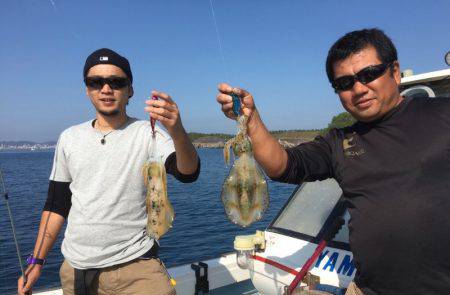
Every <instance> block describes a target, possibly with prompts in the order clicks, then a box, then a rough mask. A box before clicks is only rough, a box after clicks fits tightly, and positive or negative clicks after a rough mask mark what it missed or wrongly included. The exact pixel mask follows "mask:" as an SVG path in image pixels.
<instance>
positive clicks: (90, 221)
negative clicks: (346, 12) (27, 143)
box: [18, 48, 200, 294]
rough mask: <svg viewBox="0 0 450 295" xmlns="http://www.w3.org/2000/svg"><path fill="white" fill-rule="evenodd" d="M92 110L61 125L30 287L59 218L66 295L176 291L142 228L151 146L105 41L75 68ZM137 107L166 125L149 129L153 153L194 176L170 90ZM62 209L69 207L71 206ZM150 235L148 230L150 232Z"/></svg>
mask: <svg viewBox="0 0 450 295" xmlns="http://www.w3.org/2000/svg"><path fill="white" fill-rule="evenodd" d="M83 76H84V81H85V84H86V93H87V95H88V96H89V98H90V99H91V102H92V104H93V106H94V107H95V110H96V118H95V119H93V120H90V121H88V122H85V123H82V124H79V125H76V126H72V127H70V128H68V129H66V130H65V131H64V132H63V133H62V134H61V136H60V138H59V140H58V145H57V148H56V151H55V158H54V162H53V169H52V173H51V175H50V185H49V190H48V198H47V201H46V204H45V206H44V211H43V213H42V219H41V225H40V229H39V234H38V238H37V242H36V246H35V249H34V252H33V254H32V255H30V257H29V258H28V260H27V261H28V264H29V267H28V269H27V271H26V277H27V282H26V284H25V286H23V285H24V282H23V279H22V278H20V279H19V282H18V291H19V294H25V293H26V292H27V291H30V290H31V288H32V286H33V284H34V283H35V282H36V281H37V279H38V278H39V276H40V273H41V268H42V266H43V264H44V263H45V258H46V256H47V253H48V251H49V250H50V249H51V247H52V246H53V244H54V242H55V240H56V237H57V235H58V233H59V231H60V229H61V227H62V225H63V223H64V221H65V219H66V218H67V228H66V231H65V234H64V240H63V243H62V246H61V251H62V253H63V255H64V258H65V260H64V263H63V265H62V266H61V270H60V277H61V283H62V287H63V291H64V294H112V293H114V294H150V293H151V294H174V293H175V289H174V287H173V286H172V285H171V283H170V281H169V279H168V277H167V275H166V272H165V270H164V266H163V265H162V263H161V262H160V260H159V259H158V258H157V255H158V244H157V243H156V242H155V239H154V238H151V236H152V233H149V234H148V233H147V232H146V223H147V216H146V212H145V186H144V180H143V177H142V172H141V171H142V170H141V169H142V167H143V165H144V164H145V163H146V161H148V158H149V155H150V150H151V148H152V147H153V142H152V140H151V127H150V124H149V122H148V121H140V120H137V119H135V118H131V117H129V116H128V115H127V113H126V106H127V104H128V102H129V100H130V98H131V97H132V96H133V86H132V83H133V75H132V73H131V69H130V64H129V62H128V60H127V59H126V58H124V57H122V56H120V55H119V54H117V53H116V52H114V51H112V50H110V49H106V48H104V49H100V50H97V51H95V52H93V53H92V54H91V55H89V57H88V58H87V60H86V64H85V66H84V70H83ZM152 95H153V96H156V97H157V98H158V100H148V101H147V102H146V104H147V105H146V107H145V111H146V112H148V113H149V114H150V116H151V117H152V118H154V119H156V120H158V121H159V122H160V123H161V124H162V125H163V126H164V127H165V129H166V130H167V132H166V131H164V130H162V129H161V128H159V127H158V126H156V127H155V130H156V146H157V148H156V157H157V158H159V159H161V161H162V162H163V163H165V167H166V170H167V172H168V173H170V174H172V175H174V177H175V178H176V179H178V180H180V181H182V182H192V181H195V180H196V179H197V177H198V174H199V172H200V161H199V158H198V155H197V153H196V151H195V148H194V147H193V145H192V143H191V141H190V140H189V138H188V136H187V134H186V132H185V130H184V128H183V125H182V123H181V119H180V115H179V110H178V107H177V105H176V103H175V102H174V101H173V100H172V99H171V97H170V96H169V95H167V94H165V93H163V92H158V91H153V92H152ZM69 213H70V214H69ZM149 235H150V237H149Z"/></svg>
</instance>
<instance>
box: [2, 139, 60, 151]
mask: <svg viewBox="0 0 450 295" xmlns="http://www.w3.org/2000/svg"><path fill="white" fill-rule="evenodd" d="M55 147H56V142H44V143H36V142H31V141H7V142H0V151H3V150H29V151H34V150H48V149H54V148H55Z"/></svg>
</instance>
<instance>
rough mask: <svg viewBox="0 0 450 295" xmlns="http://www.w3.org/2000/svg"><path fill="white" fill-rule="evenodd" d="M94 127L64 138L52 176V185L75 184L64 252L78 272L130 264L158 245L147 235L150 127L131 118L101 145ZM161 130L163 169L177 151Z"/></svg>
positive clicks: (80, 127)
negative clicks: (145, 176)
mask: <svg viewBox="0 0 450 295" xmlns="http://www.w3.org/2000/svg"><path fill="white" fill-rule="evenodd" d="M92 122H93V121H92V120H91V121H88V122H85V123H82V124H80V125H76V126H73V127H70V128H68V129H66V130H65V131H64V132H63V133H62V134H61V136H60V138H59V140H58V144H57V148H56V151H55V158H54V161H53V169H52V172H51V175H50V180H54V181H61V182H70V190H71V192H72V207H71V208H70V212H69V216H68V218H67V228H66V231H65V234H64V240H63V243H62V246H61V251H62V254H63V255H64V257H65V259H67V261H68V262H69V263H70V264H71V265H72V266H73V267H75V268H79V269H87V268H102V267H107V266H112V265H117V264H120V263H124V262H128V261H131V260H133V259H135V258H138V257H139V256H141V255H142V254H144V253H145V252H147V251H148V250H149V249H150V248H151V247H152V246H153V243H154V240H153V239H152V238H150V237H148V236H147V234H146V223H147V213H146V210H145V193H146V189H145V186H144V179H143V176H142V167H143V165H144V164H145V162H146V161H147V160H148V159H149V156H150V147H151V142H152V139H151V128H150V123H149V122H148V121H139V120H137V119H134V118H130V119H129V121H128V122H127V123H126V124H125V126H123V127H121V128H120V129H118V130H115V131H113V132H111V133H110V134H108V135H107V136H106V137H105V144H101V142H100V141H101V139H102V138H103V135H102V134H101V133H100V131H98V130H96V129H94V128H93V127H92ZM156 130H157V133H156V155H157V156H158V157H160V159H161V161H162V163H164V162H165V160H166V159H167V157H168V156H169V155H170V154H171V153H172V152H174V151H175V148H174V145H173V141H172V139H171V138H170V136H169V135H168V134H167V133H166V132H165V131H163V130H162V129H161V128H159V127H158V126H157V127H156Z"/></svg>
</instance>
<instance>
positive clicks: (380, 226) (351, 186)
mask: <svg viewBox="0 0 450 295" xmlns="http://www.w3.org/2000/svg"><path fill="white" fill-rule="evenodd" d="M326 71H327V75H328V78H329V80H330V82H331V85H332V87H333V88H334V90H335V92H336V93H337V95H338V96H339V99H340V100H341V103H342V105H343V106H344V108H345V109H346V110H347V111H348V112H349V113H350V114H351V115H352V116H353V117H354V118H356V119H357V122H356V123H355V124H354V125H353V126H350V127H347V128H342V129H333V130H331V131H330V132H328V134H326V135H324V136H318V137H317V138H316V139H315V140H314V141H312V142H309V143H304V144H300V145H299V146H297V147H294V148H288V149H283V148H282V147H281V146H280V144H279V143H278V141H277V140H276V139H275V138H274V137H272V136H271V135H270V133H269V132H268V130H267V128H266V127H265V126H264V123H263V122H262V120H261V118H260V116H259V113H258V110H257V108H256V106H255V103H254V100H253V97H252V95H251V94H250V93H248V92H247V91H245V90H242V89H238V88H232V87H231V86H229V85H227V84H220V85H219V94H218V96H217V101H218V102H219V103H220V104H221V105H222V111H223V112H224V114H225V115H226V116H227V117H230V118H235V116H234V115H233V110H232V98H231V96H230V94H231V93H234V94H236V95H238V96H239V97H240V98H241V100H242V102H243V107H242V112H243V113H244V114H246V115H247V116H249V120H248V133H249V136H250V137H251V139H252V144H253V151H254V154H255V158H256V160H257V161H258V162H259V164H260V165H261V166H262V167H263V169H264V170H265V172H266V173H267V175H268V176H269V177H271V178H272V179H273V180H276V181H281V182H289V183H297V184H298V183H301V182H303V181H315V180H324V179H326V178H334V179H336V181H337V182H338V183H339V185H340V186H341V188H342V190H343V192H344V197H345V199H346V201H347V203H348V210H349V213H350V216H351V219H350V222H349V229H350V247H351V250H352V252H353V262H354V264H355V266H356V269H357V272H356V275H355V282H356V285H355V284H354V283H352V284H351V285H350V286H349V288H348V289H347V294H367V295H372V294H383V295H385V294H408V295H411V294H436V295H437V294H447V293H448V289H449V286H450V251H448V250H449V245H450V185H449V180H450V99H448V98H414V99H410V98H404V97H402V96H400V93H399V85H400V66H399V63H398V61H397V51H396V49H395V47H394V45H393V44H392V41H391V40H390V39H389V38H388V37H387V36H386V35H385V34H384V33H383V32H382V31H380V30H378V29H366V30H360V31H354V32H350V33H348V34H346V35H345V36H343V37H342V38H340V39H339V40H338V41H337V42H336V43H335V44H334V45H333V46H332V47H331V49H330V50H329V53H328V57H327V61H326Z"/></svg>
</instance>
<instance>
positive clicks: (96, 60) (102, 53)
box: [83, 48, 133, 83]
mask: <svg viewBox="0 0 450 295" xmlns="http://www.w3.org/2000/svg"><path fill="white" fill-rule="evenodd" d="M100 64H109V65H115V66H117V67H119V68H121V69H122V71H123V72H124V73H125V74H126V75H127V77H128V79H130V82H131V83H133V74H132V73H131V68H130V63H129V62H128V59H126V58H125V57H123V56H121V55H119V54H118V53H117V52H115V51H113V50H111V49H108V48H102V49H98V50H96V51H94V52H92V53H91V54H90V55H89V56H88V57H87V58H86V63H85V64H84V69H83V78H86V75H87V73H88V71H89V69H90V68H92V67H93V66H96V65H100Z"/></svg>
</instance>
